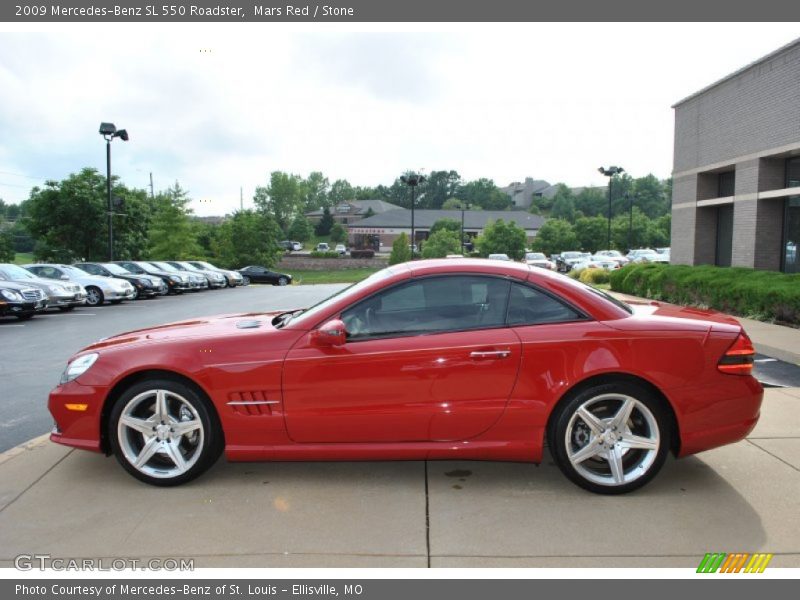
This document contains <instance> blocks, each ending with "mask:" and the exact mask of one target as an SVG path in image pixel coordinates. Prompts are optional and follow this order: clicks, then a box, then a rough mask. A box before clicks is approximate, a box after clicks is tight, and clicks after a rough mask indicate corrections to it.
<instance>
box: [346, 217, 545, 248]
mask: <svg viewBox="0 0 800 600" xmlns="http://www.w3.org/2000/svg"><path fill="white" fill-rule="evenodd" d="M463 216H464V237H465V240H466V239H472V238H475V237H476V236H478V235H480V234H481V233H483V228H484V227H486V224H487V223H488V222H489V221H496V220H499V219H502V220H503V221H505V222H507V223H508V222H510V221H514V222H515V223H516V224H517V225H518V226H519V227H522V228H523V229H524V230H525V234H526V236H527V238H528V241H529V242H531V241H532V240H533V238H535V237H536V234H537V233H538V231H539V228H540V227H541V226H542V224H543V223H544V221H545V218H544V217H541V216H539V215H532V214H531V213H529V212H526V211H520V210H467V211H464V212H463ZM461 217H462V212H461V211H460V210H425V209H420V210H415V211H414V237H415V238H416V241H417V243H420V242H423V241H424V240H426V239H428V235H430V231H431V227H433V224H434V223H436V221H438V220H440V219H453V220H455V221H458V222H459V223H460V222H461ZM403 233H405V234H406V235H407V236H409V238H410V237H411V211H410V210H408V209H405V208H398V209H397V210H390V211H386V212H384V213H381V214H376V215H373V216H371V217H369V218H367V219H362V220H360V221H356V222H355V223H353V224H351V225H350V226H349V227H348V235H349V241H350V245H351V246H353V247H356V248H373V249H375V250H388V249H391V247H392V244H393V243H394V241H395V240H396V239H397V238H398V237H399V236H400V235H401V234H403Z"/></svg>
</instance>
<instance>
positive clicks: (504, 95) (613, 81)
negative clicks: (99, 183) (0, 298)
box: [0, 23, 800, 215]
mask: <svg viewBox="0 0 800 600" xmlns="http://www.w3.org/2000/svg"><path fill="white" fill-rule="evenodd" d="M798 35H800V29H798V27H797V24H792V23H788V24H785V23H784V24H707V23H704V24H641V23H628V24H600V23H590V24H576V23H572V24H569V23H567V24H552V23H526V24H499V25H489V24H471V25H452V24H451V25H433V24H416V25H414V24H412V25H364V26H353V25H346V26H343V27H342V26H336V25H333V26H331V25H328V26H324V27H323V26H316V27H315V26H313V25H312V26H309V25H305V26H298V27H292V26H290V25H281V24H262V23H251V24H233V25H223V24H219V25H214V26H207V25H206V26H204V25H190V24H186V25H178V26H176V25H174V24H169V25H167V24H164V26H160V25H156V26H154V25H144V24H142V25H136V24H134V25H127V26H115V27H113V28H109V27H108V26H105V27H103V28H100V27H99V26H96V25H89V24H87V25H84V26H72V27H67V26H61V27H49V28H46V29H42V30H38V31H19V30H18V29H17V30H9V29H6V30H4V31H0V90H2V92H0V198H2V199H4V200H5V201H6V202H11V203H16V202H20V201H22V200H24V199H25V198H27V197H28V194H29V191H30V188H31V186H33V185H41V184H42V183H44V181H45V180H46V179H62V178H64V177H66V176H67V175H69V174H70V173H74V172H77V171H79V170H80V169H82V168H83V167H93V168H96V169H98V170H99V171H100V172H101V173H104V172H105V166H106V165H105V148H104V147H103V146H104V142H103V140H102V138H101V137H100V135H99V134H98V133H97V130H98V127H99V124H100V122H101V121H111V122H113V123H115V124H116V125H117V127H118V128H125V129H127V130H128V132H129V134H130V141H129V142H127V143H126V142H122V141H121V140H115V141H114V142H113V144H112V170H113V173H114V174H115V175H119V176H120V177H121V178H122V180H123V182H124V183H125V184H126V185H128V186H131V187H140V188H145V187H147V186H148V185H149V176H150V173H152V175H153V179H154V182H155V188H156V191H158V190H159V189H164V188H166V187H168V186H170V185H172V184H173V183H174V182H175V181H179V182H180V184H181V186H182V187H184V188H188V190H189V193H190V196H191V197H192V199H193V201H192V205H191V206H192V208H193V209H194V211H195V213H196V214H199V215H221V214H225V213H229V212H232V211H234V210H236V209H237V208H238V207H239V204H240V189H241V190H243V196H244V206H245V208H247V207H251V206H252V196H253V192H254V190H255V188H256V186H258V185H266V183H267V182H268V179H269V173H270V172H271V171H275V170H280V171H288V172H292V173H297V174H299V175H301V176H306V175H307V174H308V173H309V172H310V171H322V172H323V173H324V174H325V175H326V176H327V177H328V178H329V179H330V181H331V182H333V181H334V180H335V179H338V178H345V179H347V180H349V181H350V183H351V184H353V185H364V186H374V185H378V184H381V183H383V184H386V185H389V184H391V183H392V181H393V180H394V179H395V177H397V176H398V175H400V174H401V173H403V172H405V171H407V170H423V171H426V172H430V171H433V170H443V169H446V170H449V169H454V170H456V171H458V172H459V174H460V175H461V176H462V178H464V179H466V180H470V179H477V178H480V177H487V178H490V179H493V180H494V181H495V183H497V184H498V185H501V186H503V185H507V184H509V183H511V182H513V181H522V180H524V178H525V177H534V178H536V179H545V180H547V181H549V182H551V183H556V182H564V183H567V184H568V185H570V186H583V185H604V184H605V178H604V177H603V176H602V175H600V174H599V173H598V172H597V168H598V167H599V166H601V165H602V166H610V165H612V164H613V165H619V166H623V167H624V168H625V170H626V171H627V172H628V173H630V174H631V175H632V176H634V177H639V176H643V175H646V174H648V173H653V174H654V175H656V176H658V177H659V178H666V177H668V176H669V175H670V172H671V170H672V151H673V125H674V118H673V111H672V109H671V106H672V105H673V104H674V103H675V102H677V101H679V100H681V99H682V98H684V97H686V96H688V95H690V94H692V93H693V92H695V91H698V90H700V89H701V88H703V87H705V86H707V85H709V84H711V83H713V82H714V81H716V80H718V79H719V78H721V77H724V76H725V75H727V74H729V73H731V72H733V71H735V70H736V69H738V68H740V67H742V66H744V65H746V64H748V63H750V62H752V61H754V60H756V59H758V58H760V57H761V56H763V55H765V54H767V53H769V52H771V51H773V50H775V49H776V48H778V47H780V46H782V45H784V44H786V43H788V42H790V41H792V40H793V39H796V38H797V37H798Z"/></svg>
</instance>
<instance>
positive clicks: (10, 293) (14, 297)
mask: <svg viewBox="0 0 800 600" xmlns="http://www.w3.org/2000/svg"><path fill="white" fill-rule="evenodd" d="M0 296H3V298H5V299H6V300H11V301H12V302H19V301H20V300H22V296H21V295H20V294H18V293H17V292H15V291H14V290H0Z"/></svg>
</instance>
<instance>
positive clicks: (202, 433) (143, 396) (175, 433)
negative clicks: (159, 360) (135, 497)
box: [110, 380, 222, 485]
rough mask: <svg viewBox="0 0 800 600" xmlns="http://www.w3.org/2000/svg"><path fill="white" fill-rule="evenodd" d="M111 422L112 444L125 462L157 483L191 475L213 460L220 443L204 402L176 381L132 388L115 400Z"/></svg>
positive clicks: (177, 480)
mask: <svg viewBox="0 0 800 600" xmlns="http://www.w3.org/2000/svg"><path fill="white" fill-rule="evenodd" d="M111 426H112V430H111V432H110V433H111V436H110V437H111V442H112V448H113V450H114V453H115V454H116V456H117V459H118V460H119V461H120V463H121V464H122V466H124V467H125V468H126V469H127V470H128V471H129V472H130V473H131V474H133V475H134V476H136V477H137V478H139V479H142V480H143V481H146V482H148V483H153V484H156V485H174V484H176V483H183V482H184V481H188V480H189V479H193V478H194V477H196V476H197V475H199V474H200V473H202V472H203V471H204V470H206V469H207V468H208V467H209V466H211V464H213V462H214V461H215V460H216V458H217V457H218V456H219V452H220V450H221V447H222V446H221V443H220V441H221V436H220V434H219V427H218V425H217V424H216V420H215V419H213V416H212V415H211V414H210V413H209V411H208V408H207V405H206V403H205V402H204V401H203V399H202V398H201V397H200V395H199V394H198V393H197V392H196V391H195V390H193V389H192V388H191V387H189V386H187V385H184V384H182V383H179V382H176V381H170V380H164V381H152V382H143V383H140V384H137V385H136V386H134V387H132V388H130V389H129V390H128V391H127V392H126V393H125V394H123V396H122V397H121V398H120V399H119V400H118V401H117V403H116V404H115V406H114V409H113V411H112V416H111Z"/></svg>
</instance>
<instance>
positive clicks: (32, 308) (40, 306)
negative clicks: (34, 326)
mask: <svg viewBox="0 0 800 600" xmlns="http://www.w3.org/2000/svg"><path fill="white" fill-rule="evenodd" d="M46 307H47V301H46V300H38V301H35V302H34V301H30V302H9V301H8V300H0V317H6V316H17V315H20V316H25V315H31V314H36V313H37V312H40V311H42V310H44V309H45V308H46Z"/></svg>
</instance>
